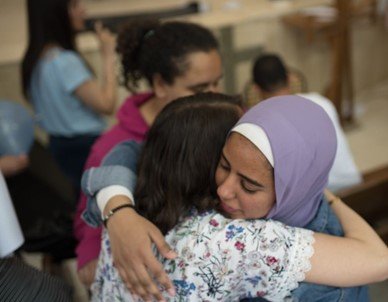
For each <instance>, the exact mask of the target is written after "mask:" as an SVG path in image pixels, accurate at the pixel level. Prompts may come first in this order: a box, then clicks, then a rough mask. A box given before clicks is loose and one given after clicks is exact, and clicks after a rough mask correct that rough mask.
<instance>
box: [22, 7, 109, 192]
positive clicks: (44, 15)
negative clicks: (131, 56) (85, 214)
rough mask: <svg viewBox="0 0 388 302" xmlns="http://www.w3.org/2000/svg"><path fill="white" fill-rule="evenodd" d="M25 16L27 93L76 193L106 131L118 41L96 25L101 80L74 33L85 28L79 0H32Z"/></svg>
mask: <svg viewBox="0 0 388 302" xmlns="http://www.w3.org/2000/svg"><path fill="white" fill-rule="evenodd" d="M27 14H28V34H29V39H28V47H27V51H26V53H25V55H24V58H23V61H22V88H23V92H24V95H25V97H26V98H27V99H28V100H29V101H30V102H31V103H32V105H33V107H34V109H35V111H36V114H37V116H38V120H39V123H40V125H41V126H42V128H43V129H44V130H45V131H47V133H48V134H49V150H50V151H51V153H52V155H53V156H54V158H55V160H56V161H57V163H58V164H59V166H60V168H61V169H62V171H63V172H64V173H65V174H66V175H67V176H68V177H69V178H70V180H71V181H72V184H73V186H74V187H75V192H76V193H77V192H78V190H79V181H80V176H81V172H82V168H83V166H84V163H85V160H86V157H87V155H88V153H89V150H90V147H91V145H92V144H93V143H94V141H95V140H96V138H97V137H98V136H99V135H100V134H101V132H102V131H103V130H104V129H105V122H104V119H103V117H102V114H111V113H112V112H113V111H114V108H115V103H116V77H115V73H114V47H115V40H114V37H113V36H112V34H111V33H110V32H109V31H108V30H106V29H104V28H103V27H102V25H101V24H96V26H95V30H96V34H97V37H98V39H99V41H100V50H101V58H102V61H103V77H102V82H101V83H99V82H98V81H97V80H96V79H95V76H94V72H93V71H92V70H91V68H90V66H89V64H88V63H87V62H86V61H85V60H84V59H83V57H82V56H81V55H80V53H79V52H78V51H77V47H76V44H75V36H76V34H77V33H78V32H79V31H81V30H82V29H83V28H84V19H85V10H84V8H83V6H82V3H81V1H79V0H28V1H27Z"/></svg>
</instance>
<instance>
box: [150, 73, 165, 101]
mask: <svg viewBox="0 0 388 302" xmlns="http://www.w3.org/2000/svg"><path fill="white" fill-rule="evenodd" d="M152 88H153V90H154V94H155V96H156V97H157V98H159V99H163V98H165V97H166V96H167V90H166V89H167V83H166V82H165V81H164V80H163V78H162V76H161V75H160V74H158V73H157V74H155V75H154V76H153V78H152Z"/></svg>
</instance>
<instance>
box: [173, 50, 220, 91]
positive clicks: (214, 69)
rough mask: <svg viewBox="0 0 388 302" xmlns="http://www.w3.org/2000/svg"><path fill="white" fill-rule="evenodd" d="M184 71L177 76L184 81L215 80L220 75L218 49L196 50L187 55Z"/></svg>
mask: <svg viewBox="0 0 388 302" xmlns="http://www.w3.org/2000/svg"><path fill="white" fill-rule="evenodd" d="M183 70H184V73H183V74H182V75H181V76H178V77H177V80H179V78H180V79H181V80H184V81H189V82H195V83H202V82H212V81H215V80H217V79H218V78H220V77H221V75H222V62H221V56H220V54H219V52H218V50H216V49H213V50H211V51H209V52H203V51H197V52H193V53H191V54H189V55H187V57H186V60H185V63H184V68H183Z"/></svg>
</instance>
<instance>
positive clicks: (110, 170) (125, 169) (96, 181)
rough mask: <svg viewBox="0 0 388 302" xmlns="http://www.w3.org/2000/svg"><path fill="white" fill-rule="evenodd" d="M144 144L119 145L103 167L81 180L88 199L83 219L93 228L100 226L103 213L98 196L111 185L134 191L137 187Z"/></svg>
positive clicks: (87, 172) (132, 142)
mask: <svg viewBox="0 0 388 302" xmlns="http://www.w3.org/2000/svg"><path fill="white" fill-rule="evenodd" d="M141 147H142V144H139V143H137V142H135V141H125V142H123V143H121V144H119V145H117V146H116V147H115V148H114V149H112V151H111V152H109V153H108V154H107V156H105V158H104V160H103V162H102V166H101V167H98V168H91V169H88V170H86V171H85V172H84V174H83V175H82V180H81V188H82V191H83V192H84V193H85V195H86V196H87V198H88V201H87V206H86V210H85V211H84V212H83V214H82V218H83V219H84V220H85V221H86V223H87V224H89V225H90V226H93V227H97V226H100V225H101V223H102V220H101V211H100V209H99V208H98V206H97V202H96V194H97V193H98V191H100V190H101V189H103V188H105V187H108V186H111V185H121V186H124V187H126V188H127V189H129V190H130V191H133V190H134V188H135V185H136V174H135V171H136V165H137V161H138V156H139V153H140V150H141Z"/></svg>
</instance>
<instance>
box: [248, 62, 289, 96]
mask: <svg viewBox="0 0 388 302" xmlns="http://www.w3.org/2000/svg"><path fill="white" fill-rule="evenodd" d="M253 81H254V82H255V83H256V85H258V86H259V87H260V89H262V90H264V91H266V92H271V93H272V92H276V91H277V90H279V89H282V88H284V87H286V86H287V85H288V71H287V68H286V66H285V65H284V63H283V61H282V60H281V59H280V57H279V56H277V55H275V54H264V55H261V56H259V57H258V58H257V59H256V61H255V63H254V66H253Z"/></svg>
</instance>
